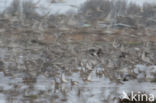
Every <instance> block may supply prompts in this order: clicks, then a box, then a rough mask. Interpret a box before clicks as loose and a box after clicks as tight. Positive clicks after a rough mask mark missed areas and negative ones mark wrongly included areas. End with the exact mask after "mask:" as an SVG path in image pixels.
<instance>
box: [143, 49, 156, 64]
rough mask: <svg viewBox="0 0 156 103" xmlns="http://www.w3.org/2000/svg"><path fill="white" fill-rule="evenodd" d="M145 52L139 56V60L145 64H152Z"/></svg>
mask: <svg viewBox="0 0 156 103" xmlns="http://www.w3.org/2000/svg"><path fill="white" fill-rule="evenodd" d="M147 54H148V53H147V52H145V51H143V53H142V55H141V59H142V60H143V61H144V62H146V63H149V64H153V63H152V61H151V59H150V58H149V57H147Z"/></svg>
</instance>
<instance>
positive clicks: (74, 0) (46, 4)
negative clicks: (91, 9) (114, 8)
mask: <svg viewBox="0 0 156 103" xmlns="http://www.w3.org/2000/svg"><path fill="white" fill-rule="evenodd" d="M30 1H32V0H30ZM33 1H34V2H35V3H36V2H38V1H39V0H33ZM85 1H86V0H64V1H63V2H58V3H54V4H51V3H50V0H40V3H39V4H38V7H39V9H38V11H40V12H41V13H45V12H46V11H47V10H48V11H49V10H50V11H52V13H54V14H55V13H65V12H67V11H69V10H71V11H74V12H75V11H77V10H78V7H79V6H80V5H81V4H83V3H84V2H85ZM127 1H128V2H134V3H136V4H138V5H142V4H143V3H145V2H147V3H156V1H155V0H127ZM11 2H12V0H0V8H1V9H0V11H3V10H4V9H5V8H6V7H8V6H9V5H10V3H11Z"/></svg>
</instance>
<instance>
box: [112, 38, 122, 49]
mask: <svg viewBox="0 0 156 103" xmlns="http://www.w3.org/2000/svg"><path fill="white" fill-rule="evenodd" d="M120 46H121V44H120V43H119V41H118V40H116V39H115V40H114V41H113V47H114V48H115V49H117V48H119V47H120Z"/></svg>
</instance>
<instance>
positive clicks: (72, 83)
mask: <svg viewBox="0 0 156 103" xmlns="http://www.w3.org/2000/svg"><path fill="white" fill-rule="evenodd" d="M78 83H79V82H77V81H73V80H72V79H71V85H72V86H73V85H77V84H78Z"/></svg>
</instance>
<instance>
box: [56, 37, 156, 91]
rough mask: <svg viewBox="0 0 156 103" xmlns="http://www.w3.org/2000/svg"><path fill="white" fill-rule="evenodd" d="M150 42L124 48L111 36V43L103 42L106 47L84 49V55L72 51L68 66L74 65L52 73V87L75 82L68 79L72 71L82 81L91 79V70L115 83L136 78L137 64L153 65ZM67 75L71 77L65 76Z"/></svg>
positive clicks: (72, 84)
mask: <svg viewBox="0 0 156 103" xmlns="http://www.w3.org/2000/svg"><path fill="white" fill-rule="evenodd" d="M152 45H153V44H152V43H151V42H149V41H147V42H145V43H143V45H141V46H135V47H130V46H129V47H128V46H126V45H125V44H123V43H121V41H119V40H117V39H115V40H114V41H113V42H112V44H105V46H106V47H109V48H105V46H103V48H102V46H101V47H100V48H88V49H87V50H84V51H85V53H84V54H83V53H80V52H79V53H75V55H76V56H77V57H75V58H76V59H75V61H76V63H77V65H76V64H72V63H71V65H76V66H74V68H70V67H65V70H64V71H63V72H61V73H60V74H59V75H60V76H56V78H57V79H56V78H55V86H59V85H62V83H63V84H64V83H70V84H71V86H74V85H79V82H80V81H77V80H73V79H72V78H73V77H72V74H73V73H75V72H76V73H79V80H82V82H84V83H85V82H95V80H93V79H92V73H93V72H94V73H95V75H96V76H97V77H99V78H102V77H104V78H105V77H106V78H109V79H110V81H112V82H114V83H117V84H123V83H124V82H125V81H129V80H131V79H137V75H138V74H136V73H135V72H134V68H135V66H136V65H137V64H143V65H144V64H145V65H155V61H154V53H153V52H152V50H151V46H152ZM72 49H73V48H72ZM107 49H108V50H107ZM69 51H70V50H69ZM72 51H73V50H72ZM81 52H83V51H81ZM68 53H69V52H68ZM84 55H85V56H84ZM99 68H100V69H99ZM69 77H71V78H70V79H69ZM58 78H59V80H58ZM144 78H146V77H144ZM145 80H146V79H145ZM96 82H97V81H96ZM56 88H58V87H56Z"/></svg>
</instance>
